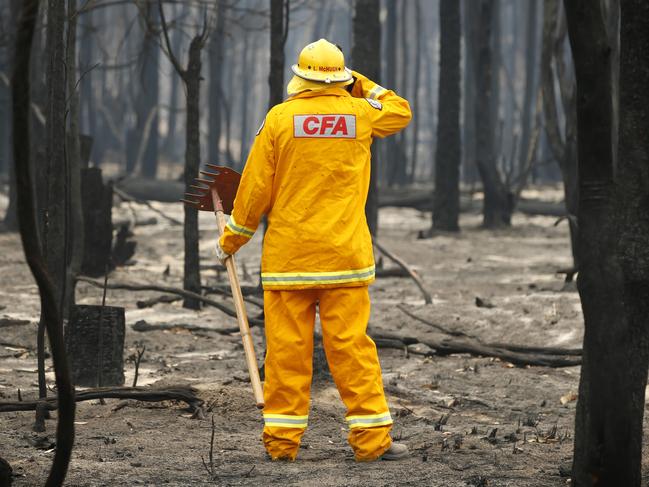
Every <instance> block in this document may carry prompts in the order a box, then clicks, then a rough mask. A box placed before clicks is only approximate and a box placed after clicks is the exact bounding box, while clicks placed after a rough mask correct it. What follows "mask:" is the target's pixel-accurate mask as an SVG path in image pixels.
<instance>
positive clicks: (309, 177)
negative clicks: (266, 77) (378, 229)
mask: <svg viewBox="0 0 649 487" xmlns="http://www.w3.org/2000/svg"><path fill="white" fill-rule="evenodd" d="M292 70H293V73H294V74H295V76H294V77H293V78H292V79H291V81H290V82H289V83H288V86H287V92H288V95H289V97H288V99H287V100H286V101H285V102H284V103H281V104H279V105H276V106H275V107H273V108H272V109H271V110H270V111H269V112H268V114H267V115H266V118H265V120H264V122H263V123H262V125H261V127H260V128H259V131H258V132H257V136H256V138H255V141H254V143H253V146H252V148H251V151H250V155H249V156H248V160H247V162H246V166H245V169H244V171H243V175H242V178H241V183H240V186H239V190H238V192H237V196H236V199H235V201H234V210H233V211H232V215H231V216H230V218H229V220H228V223H227V226H226V229H225V232H224V234H223V236H222V237H221V238H220V239H219V241H218V242H217V255H218V257H219V259H221V261H224V260H225V259H227V258H228V256H229V255H231V254H234V253H235V252H236V251H237V250H238V249H239V248H240V247H241V246H242V245H243V244H245V243H246V242H248V241H249V240H250V238H251V237H252V236H253V235H254V233H255V231H256V230H257V226H258V225H259V222H260V219H261V218H262V215H267V218H268V226H267V231H266V234H265V236H264V244H263V252H262V264H261V265H262V271H261V280H262V285H263V288H264V317H265V332H266V346H267V349H266V360H265V373H266V378H265V383H264V399H265V403H266V405H265V408H264V411H263V416H264V430H263V434H262V437H263V441H264V445H265V447H266V450H267V452H268V454H269V455H270V457H271V458H272V459H273V460H280V459H284V460H295V458H296V455H297V453H298V448H299V445H300V439H301V437H302V434H303V433H304V431H305V429H306V427H307V422H308V413H309V391H310V387H311V375H312V363H313V362H312V354H313V334H314V322H315V316H316V309H317V312H318V313H319V316H320V321H321V324H322V335H323V346H324V350H325V354H326V357H327V362H328V364H329V369H330V370H331V374H332V376H333V379H334V381H335V383H336V386H337V388H338V391H339V393H340V396H341V398H342V400H343V402H344V404H345V406H346V408H347V414H346V417H345V419H346V421H347V425H348V427H349V437H348V440H349V443H350V445H351V447H352V448H353V450H354V455H355V458H356V460H357V461H372V460H376V459H378V458H382V459H386V460H388V459H389V460H397V459H401V458H405V457H407V456H408V449H407V447H406V446H405V445H402V444H397V443H393V442H392V440H391V438H390V429H391V427H392V418H391V416H390V410H389V409H388V405H387V402H386V400H385V395H384V392H383V382H382V379H381V366H380V364H379V359H378V355H377V351H376V346H375V344H374V342H373V341H372V339H371V338H370V337H369V336H367V333H366V329H367V323H368V320H369V317H370V298H369V293H368V285H369V284H370V283H371V282H372V281H373V280H374V256H373V253H372V238H371V235H370V232H369V229H368V226H367V221H366V218H365V201H366V199H367V192H368V188H369V183H370V145H371V143H372V140H373V139H374V138H375V137H379V138H382V137H386V136H388V135H391V134H394V133H396V132H398V131H400V130H401V129H403V128H404V127H406V125H408V123H409V121H410V119H411V112H410V106H409V105H408V102H407V101H406V100H404V99H403V98H400V97H399V96H397V95H396V94H395V93H394V92H393V91H390V90H388V89H386V88H383V87H381V86H380V85H378V84H376V83H374V82H373V81H371V80H369V79H368V78H366V77H365V76H363V75H362V74H360V73H357V72H355V71H351V70H350V69H348V68H346V67H345V59H344V55H343V53H342V51H341V50H340V49H339V48H338V47H337V46H336V45H335V44H332V43H330V42H328V41H327V40H325V39H320V40H319V41H317V42H314V43H311V44H309V45H307V46H306V47H305V48H304V49H303V50H302V51H301V53H300V55H299V58H298V62H297V64H295V65H293V66H292Z"/></svg>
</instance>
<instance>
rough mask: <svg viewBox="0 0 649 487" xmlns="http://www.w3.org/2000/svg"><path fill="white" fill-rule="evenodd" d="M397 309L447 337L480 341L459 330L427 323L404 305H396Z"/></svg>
mask: <svg viewBox="0 0 649 487" xmlns="http://www.w3.org/2000/svg"><path fill="white" fill-rule="evenodd" d="M397 308H398V309H399V310H401V311H402V312H403V313H405V314H407V315H408V316H410V317H411V318H413V319H415V320H417V321H419V322H420V323H423V324H424V325H427V326H430V327H432V328H435V329H436V330H439V331H441V332H442V333H445V334H447V335H451V336H457V337H460V336H461V337H466V338H471V339H474V340H477V341H480V339H479V338H478V337H476V336H473V335H469V334H467V333H464V332H463V331H459V330H458V331H456V330H449V329H448V328H445V327H443V326H442V325H438V324H437V323H433V322H432V321H429V320H427V319H425V318H421V317H419V316H417V315H416V314H414V313H412V312H411V311H409V310H408V309H407V308H406V307H405V306H404V305H402V304H398V305H397Z"/></svg>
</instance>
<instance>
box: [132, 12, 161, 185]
mask: <svg viewBox="0 0 649 487" xmlns="http://www.w3.org/2000/svg"><path fill="white" fill-rule="evenodd" d="M158 21H159V15H158V9H157V8H156V7H155V5H154V4H152V3H147V6H146V23H147V25H149V26H153V25H157V23H158ZM156 41H157V35H156V34H155V33H154V32H152V29H151V28H146V29H145V31H144V40H143V41H142V52H141V53H140V63H141V71H140V83H141V95H140V97H139V98H138V102H139V103H136V106H137V105H139V108H138V112H137V121H138V123H137V126H138V134H139V136H140V137H141V138H142V140H138V147H139V145H140V144H145V145H144V146H143V147H139V151H138V154H137V159H141V160H136V164H141V165H142V167H141V173H142V176H144V177H147V178H155V176H156V173H157V170H158V139H159V132H158V125H159V117H158V98H159V87H158V77H159V64H160V48H159V47H158V43H157V42H156Z"/></svg>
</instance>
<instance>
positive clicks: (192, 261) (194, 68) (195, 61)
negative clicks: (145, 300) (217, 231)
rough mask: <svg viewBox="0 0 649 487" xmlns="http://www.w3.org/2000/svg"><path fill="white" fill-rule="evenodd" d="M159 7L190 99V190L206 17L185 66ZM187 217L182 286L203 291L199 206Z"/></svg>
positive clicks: (197, 157)
mask: <svg viewBox="0 0 649 487" xmlns="http://www.w3.org/2000/svg"><path fill="white" fill-rule="evenodd" d="M158 11H159V13H160V20H161V23H162V32H163V34H164V41H165V46H166V50H167V55H168V56H169V60H170V61H171V63H172V64H173V66H174V69H175V70H176V72H177V73H178V75H179V76H180V77H181V79H182V80H183V82H184V84H185V94H186V100H187V121H186V125H187V127H186V133H185V137H186V145H185V172H184V180H185V191H186V192H188V193H191V192H192V191H191V188H190V185H192V184H194V179H195V178H197V177H198V169H199V166H200V161H201V145H200V112H199V107H200V82H201V66H202V63H201V51H202V50H203V47H205V42H206V41H207V37H208V30H207V19H204V21H203V30H202V32H200V33H198V34H196V35H195V36H194V38H193V39H192V41H191V43H190V45H189V59H188V61H187V68H183V67H182V66H181V65H180V63H179V61H178V59H177V58H176V56H175V54H174V52H173V51H172V48H171V42H170V41H169V33H168V32H167V23H166V20H165V16H164V10H163V8H162V2H161V0H158ZM184 212H185V220H184V225H183V236H184V240H185V266H184V277H183V288H184V289H185V290H187V291H192V292H194V293H198V294H200V292H201V274H200V258H199V252H198V240H199V233H198V210H196V209H195V208H192V207H189V206H187V205H185V206H184ZM200 305H201V303H200V302H199V301H198V300H196V299H192V298H185V300H184V301H183V306H184V307H185V308H190V309H200Z"/></svg>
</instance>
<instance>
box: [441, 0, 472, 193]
mask: <svg viewBox="0 0 649 487" xmlns="http://www.w3.org/2000/svg"><path fill="white" fill-rule="evenodd" d="M462 8H463V11H462V19H463V31H464V73H463V74H464V78H463V80H462V83H463V87H464V92H463V93H462V98H463V100H464V104H463V115H464V118H463V121H462V165H463V167H462V178H463V180H464V182H465V183H467V184H469V185H471V187H472V188H473V187H474V185H475V183H476V182H477V181H478V172H477V168H478V166H477V164H476V155H477V152H476V151H477V149H476V144H477V141H476V138H477V137H476V133H475V130H476V124H475V109H476V101H475V100H476V94H475V89H476V79H475V76H476V63H477V50H478V48H477V44H476V40H475V38H476V35H477V22H478V21H479V18H480V16H479V14H478V12H476V9H475V8H474V4H473V3H472V4H469V3H468V2H467V0H464V1H463V2H462ZM438 123H439V120H438Z"/></svg>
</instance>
